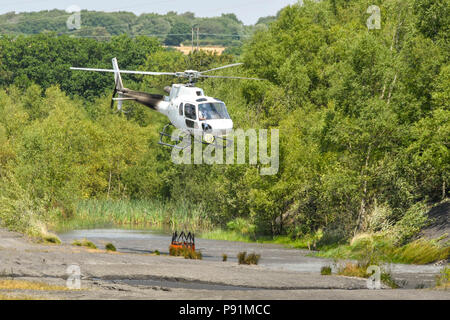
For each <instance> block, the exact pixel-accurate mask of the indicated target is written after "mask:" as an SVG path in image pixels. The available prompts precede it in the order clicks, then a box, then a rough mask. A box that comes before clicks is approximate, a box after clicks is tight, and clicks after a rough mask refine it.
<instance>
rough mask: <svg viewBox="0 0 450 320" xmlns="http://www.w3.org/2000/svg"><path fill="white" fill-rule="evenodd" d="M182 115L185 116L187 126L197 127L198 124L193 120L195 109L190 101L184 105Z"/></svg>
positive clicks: (195, 117)
mask: <svg viewBox="0 0 450 320" xmlns="http://www.w3.org/2000/svg"><path fill="white" fill-rule="evenodd" d="M184 116H185V118H186V120H185V121H186V126H187V127H188V128H192V129H194V128H198V124H197V122H196V121H195V120H197V112H196V110H195V106H194V105H193V104H190V103H186V104H185V105H184Z"/></svg>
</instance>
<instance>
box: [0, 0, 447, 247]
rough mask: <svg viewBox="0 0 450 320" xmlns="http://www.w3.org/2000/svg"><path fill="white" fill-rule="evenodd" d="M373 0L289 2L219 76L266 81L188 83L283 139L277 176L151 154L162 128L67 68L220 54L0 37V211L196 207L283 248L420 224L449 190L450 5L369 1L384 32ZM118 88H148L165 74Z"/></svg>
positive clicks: (242, 120)
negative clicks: (285, 242)
mask: <svg viewBox="0 0 450 320" xmlns="http://www.w3.org/2000/svg"><path fill="white" fill-rule="evenodd" d="M373 2H374V1H372V0H371V1H366V0H359V1H351V2H349V1H344V0H334V1H322V2H318V3H317V2H307V1H305V5H304V6H300V5H293V6H289V7H287V8H285V9H284V10H282V11H281V13H280V14H279V17H278V18H277V20H276V21H274V22H273V23H271V24H270V26H269V27H268V29H265V30H260V31H257V32H256V33H255V34H254V36H253V37H252V38H251V40H250V41H249V43H248V44H247V45H246V46H245V48H244V52H243V55H242V61H243V62H244V63H245V66H244V68H240V69H235V70H223V71H222V73H221V74H236V72H239V73H240V74H243V75H249V76H250V75H253V76H259V77H263V78H266V79H268V81H265V82H251V81H229V80H217V79H214V80H207V81H204V82H202V83H201V84H199V85H200V86H201V87H203V88H204V89H205V91H206V92H207V93H208V94H209V95H211V96H216V97H220V98H221V99H222V100H224V101H226V102H227V105H228V107H229V112H230V114H231V115H232V117H233V120H234V122H235V126H236V127H238V128H279V129H280V133H281V136H280V142H281V143H280V171H279V173H278V174H277V175H275V176H260V175H259V174H258V168H257V167H256V166H250V165H227V166H219V165H214V166H209V165H190V166H178V165H175V164H173V163H172V162H171V161H170V151H167V150H166V149H163V148H161V147H160V146H158V145H157V144H156V141H157V132H158V130H160V129H161V127H162V125H163V124H164V123H165V122H166V121H167V120H166V119H164V117H162V116H161V115H159V114H156V113H152V112H151V111H147V110H146V109H145V108H143V107H140V106H137V105H133V104H127V108H129V111H130V113H128V114H126V115H125V116H123V115H122V116H120V115H117V114H112V113H111V112H110V111H109V109H108V108H109V106H108V105H109V98H110V96H108V95H100V97H97V96H98V94H99V93H102V92H103V91H102V90H103V88H105V86H108V85H109V84H110V83H111V85H112V81H111V77H109V78H108V76H107V75H106V76H104V75H92V74H76V75H75V74H69V72H66V71H64V70H66V68H67V67H68V66H69V65H71V64H76V63H79V64H80V65H86V66H98V67H107V64H109V61H110V58H111V57H112V56H115V55H117V56H119V57H123V59H122V60H123V61H124V63H125V64H126V66H127V67H130V68H139V67H140V68H142V69H145V70H155V71H158V70H159V71H175V70H183V68H187V67H193V68H196V69H200V70H201V69H202V68H203V67H204V68H207V67H211V66H216V65H220V64H223V63H227V62H231V59H232V58H231V57H230V56H226V55H225V56H222V57H219V56H212V55H207V54H197V55H192V56H189V57H187V58H186V57H184V56H182V55H181V54H179V53H178V52H174V51H167V50H164V49H163V48H162V47H161V45H160V44H159V43H158V42H157V41H156V40H154V39H148V38H137V39H135V40H132V39H129V38H128V37H125V36H121V37H118V38H114V39H113V40H111V42H101V43H100V42H95V41H94V40H85V39H72V38H68V37H55V36H52V35H38V36H33V37H19V38H17V39H12V38H3V39H1V41H0V75H1V76H0V81H2V82H1V85H2V86H3V87H4V90H3V91H2V92H1V93H0V113H1V117H0V123H1V126H0V139H1V140H2V149H1V150H0V152H1V154H0V161H1V165H2V171H1V173H0V174H1V175H2V179H3V182H2V186H3V187H2V195H3V199H15V200H14V201H11V200H10V201H9V202H8V203H9V204H8V206H9V207H8V208H9V209H8V210H10V211H11V212H14V210H16V211H20V210H19V209H20V208H24V207H27V203H28V202H27V203H26V202H25V200H23V199H30V202H29V203H30V206H31V204H32V205H33V206H35V202H33V199H39V201H42V202H44V205H43V207H39V208H44V209H45V208H46V210H47V211H48V210H50V211H51V210H53V211H55V210H56V212H57V213H56V214H66V215H70V204H71V203H72V202H73V201H76V200H77V199H83V198H92V197H97V198H106V197H109V198H158V199H163V200H168V201H171V200H176V199H185V200H186V201H189V202H193V203H201V204H203V205H204V208H206V210H207V211H208V216H209V217H210V219H211V221H212V222H213V223H215V224H216V225H225V224H226V223H227V222H230V221H244V222H245V223H246V224H248V226H250V227H249V228H247V229H250V230H255V232H258V233H262V234H271V235H276V234H289V235H292V236H293V237H300V236H304V235H307V234H314V233H316V232H318V230H323V233H324V238H323V239H324V240H326V239H328V241H338V240H342V239H347V238H348V237H349V236H351V235H353V234H354V233H355V232H362V231H369V230H371V231H380V230H382V229H383V228H385V227H386V226H392V225H396V224H397V225H407V224H414V223H415V221H419V222H420V223H422V222H423V221H422V220H421V219H420V218H419V217H418V216H417V215H416V213H417V212H419V211H420V210H419V211H418V210H417V208H418V206H419V207H420V205H421V204H423V203H432V202H436V201H440V200H441V199H443V198H445V197H448V185H449V182H450V181H449V180H450V177H449V172H450V154H449V150H448V147H449V137H450V121H449V120H450V119H449V117H450V110H449V101H450V100H449V95H450V81H449V77H450V67H449V63H448V62H449V52H450V51H449V50H448V48H449V42H448V41H449V39H448V34H449V33H448V26H449V23H448V22H449V21H448V19H449V16H450V15H449V14H448V13H449V8H450V4H449V1H448V0H445V1H435V0H389V1H375V2H376V4H377V5H378V6H379V7H380V8H381V13H382V21H381V29H379V30H377V29H374V30H368V29H367V26H366V20H367V19H368V16H369V15H368V14H366V10H367V8H368V6H369V5H372V4H373ZM34 45H36V46H37V48H34V49H33V46H34ZM128 46H129V47H130V48H131V49H130V51H128V50H126V48H128ZM46 47H51V48H54V49H52V50H44V49H45V48H46ZM58 48H60V49H58ZM67 48H72V49H70V50H73V51H77V52H78V54H73V53H71V51H70V50H69V51H67V50H68V49H67ZM38 49H39V50H38ZM34 50H35V51H34ZM58 50H59V51H58ZM122 50H123V51H122ZM121 54H122V56H121ZM77 57H79V58H77ZM58 59H59V60H58ZM55 61H56V62H55ZM120 61H121V60H120V59H119V62H120ZM51 63H54V65H53V64H51ZM49 64H50V65H51V66H52V68H51V69H55V70H60V72H54V73H53V70H49V69H50V68H48V65H49ZM58 68H60V69H58ZM126 81H127V85H128V84H129V85H131V86H136V87H141V88H145V89H146V90H148V88H149V87H151V88H161V86H163V85H166V84H167V83H168V82H170V81H172V79H169V78H166V79H164V78H153V77H147V78H144V79H143V80H142V81H140V79H139V78H136V79H134V78H131V77H128V78H127V79H126ZM33 83H35V84H33ZM57 85H59V88H58V87H56V86H57ZM43 89H46V90H45V91H43ZM90 90H91V91H90ZM155 90H156V89H155ZM87 97H88V98H89V99H86V98H87ZM6 190H10V191H8V192H9V193H8V192H7V191H6ZM11 190H19V191H17V192H16V193H14V192H12V191H11ZM11 193H13V194H11ZM14 194H20V195H21V196H20V197H19V196H17V195H14ZM4 206H6V204H4ZM18 208H19V209H18ZM27 208H28V207H27ZM61 208H62V209H61ZM44 209H42V210H43V212H45V210H44ZM36 210H37V209H36ZM31 211H33V210H31ZM33 212H34V211H33ZM43 215H45V214H43ZM4 219H5V218H4ZM419 222H418V223H419ZM408 236H409V235H408ZM406 238H407V236H405V237H404V239H406Z"/></svg>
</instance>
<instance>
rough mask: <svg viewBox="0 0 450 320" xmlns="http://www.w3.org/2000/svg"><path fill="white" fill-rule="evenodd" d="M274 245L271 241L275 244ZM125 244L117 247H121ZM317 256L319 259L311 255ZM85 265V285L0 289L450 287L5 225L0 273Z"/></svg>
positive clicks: (165, 294) (102, 295)
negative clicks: (39, 240) (38, 236)
mask: <svg viewBox="0 0 450 320" xmlns="http://www.w3.org/2000/svg"><path fill="white" fill-rule="evenodd" d="M270 248H272V247H270ZM119 250H120V248H119ZM309 259H318V258H309ZM71 265H77V266H79V267H80V270H81V289H80V290H47V291H43V290H39V291H38V290H23V289H21V290H12V289H8V290H5V289H0V297H1V296H4V297H27V298H38V299H174V300H175V299H187V300H201V299H237V300H240V299H446V300H448V299H450V291H448V290H447V291H445V290H432V289H395V290H394V289H387V288H385V289H381V290H369V289H367V285H366V280H364V279H358V278H350V277H341V276H322V275H320V273H319V272H309V271H293V270H285V269H279V268H278V269H275V268H270V267H268V265H266V266H264V265H258V266H240V265H238V264H237V263H236V262H235V261H227V262H222V261H217V260H213V259H210V260H208V259H205V260H186V259H183V258H175V257H169V256H165V255H160V256H156V255H151V254H149V253H146V252H145V251H144V252H140V251H136V252H118V253H107V252H105V251H102V250H92V249H86V248H81V247H75V246H72V245H70V244H68V243H63V244H62V245H42V244H35V243H32V242H30V241H29V240H27V239H25V238H24V237H23V236H21V235H20V234H17V233H13V232H9V231H6V230H4V229H0V280H1V279H20V280H28V281H40V282H45V283H47V284H52V285H59V286H65V285H66V280H67V277H68V273H67V271H68V267H69V266H71Z"/></svg>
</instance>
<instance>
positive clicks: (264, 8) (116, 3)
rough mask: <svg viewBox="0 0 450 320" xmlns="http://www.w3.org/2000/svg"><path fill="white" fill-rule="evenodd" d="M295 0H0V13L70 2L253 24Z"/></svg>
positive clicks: (103, 8) (63, 6) (64, 5)
mask: <svg viewBox="0 0 450 320" xmlns="http://www.w3.org/2000/svg"><path fill="white" fill-rule="evenodd" d="M297 2H298V0H222V1H214V0H147V1H145V0H127V1H124V0H15V1H14V0H0V14H2V13H6V12H11V11H16V12H30V11H41V10H51V9H55V8H56V9H62V10H65V9H67V8H68V7H70V6H72V5H76V6H78V7H80V8H81V9H88V10H96V11H108V12H111V11H131V12H134V13H135V14H141V13H161V14H165V13H167V12H169V11H176V12H178V13H183V12H186V11H190V12H194V13H195V16H197V17H214V16H220V15H221V14H222V13H235V14H236V16H237V17H238V19H240V20H241V21H243V22H244V24H246V25H249V24H255V23H256V22H257V21H258V19H259V18H260V17H265V16H270V15H275V14H276V13H277V12H278V11H279V10H280V9H281V8H283V7H285V6H287V5H289V4H294V3H297Z"/></svg>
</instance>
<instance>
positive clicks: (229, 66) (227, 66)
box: [200, 63, 243, 74]
mask: <svg viewBox="0 0 450 320" xmlns="http://www.w3.org/2000/svg"><path fill="white" fill-rule="evenodd" d="M240 65H243V63H234V64H229V65H226V66H223V67H218V68H214V69H209V70H206V71H202V72H200V74H203V73H206V72H210V71H216V70H222V69H226V68H231V67H237V66H240Z"/></svg>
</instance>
